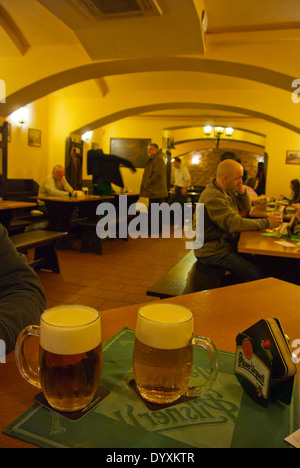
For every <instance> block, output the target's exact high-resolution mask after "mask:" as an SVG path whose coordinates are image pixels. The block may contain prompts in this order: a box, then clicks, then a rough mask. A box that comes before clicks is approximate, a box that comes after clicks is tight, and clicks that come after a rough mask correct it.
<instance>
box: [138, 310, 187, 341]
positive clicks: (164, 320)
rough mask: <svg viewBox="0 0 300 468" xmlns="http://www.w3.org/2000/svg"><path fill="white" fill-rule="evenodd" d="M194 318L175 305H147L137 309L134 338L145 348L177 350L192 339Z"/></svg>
mask: <svg viewBox="0 0 300 468" xmlns="http://www.w3.org/2000/svg"><path fill="white" fill-rule="evenodd" d="M193 329H194V317H193V314H192V312H191V311H190V310H188V309H186V308H185V307H182V306H179V305H177V304H168V303H164V304H149V305H146V306H143V307H141V308H140V309H139V313H138V317H137V324H136V338H137V339H138V340H139V341H141V342H142V343H144V344H145V345H147V346H151V347H153V348H159V349H179V348H183V347H185V346H187V345H188V344H189V343H190V342H191V339H192V335H193Z"/></svg>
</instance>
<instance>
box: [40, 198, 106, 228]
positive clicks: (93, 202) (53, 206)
mask: <svg viewBox="0 0 300 468" xmlns="http://www.w3.org/2000/svg"><path fill="white" fill-rule="evenodd" d="M35 198H36V199H38V200H41V201H43V202H44V203H45V206H46V208H47V211H48V217H49V226H48V229H49V230H51V231H61V232H69V229H70V223H71V219H72V216H73V213H74V211H75V210H76V209H78V217H79V218H83V217H88V218H91V217H95V216H96V209H97V206H98V205H99V203H101V202H102V201H104V200H109V199H113V198H114V197H113V195H98V196H97V195H87V196H86V197H83V198H75V197H35Z"/></svg>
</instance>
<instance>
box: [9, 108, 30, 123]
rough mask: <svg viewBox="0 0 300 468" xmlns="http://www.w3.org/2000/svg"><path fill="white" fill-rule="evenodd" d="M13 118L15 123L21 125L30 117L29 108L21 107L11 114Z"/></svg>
mask: <svg viewBox="0 0 300 468" xmlns="http://www.w3.org/2000/svg"><path fill="white" fill-rule="evenodd" d="M11 118H12V119H13V121H14V122H15V123H19V124H20V125H21V126H22V125H24V124H25V123H26V122H28V119H29V108H28V107H21V108H20V109H18V110H16V111H15V112H13V113H12V114H11Z"/></svg>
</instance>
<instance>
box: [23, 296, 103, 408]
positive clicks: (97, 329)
mask: <svg viewBox="0 0 300 468" xmlns="http://www.w3.org/2000/svg"><path fill="white" fill-rule="evenodd" d="M31 335H35V336H39V338H40V350H39V368H38V372H35V371H34V370H33V369H32V368H31V367H30V366H29V365H28V362H27V359H26V356H25V344H26V341H27V339H28V337H29V336H31ZM15 354H16V362H17V365H18V368H19V371H20V373H21V374H22V376H23V377H24V378H25V379H26V380H28V381H29V382H30V383H31V384H32V385H35V386H36V387H38V388H41V389H42V391H43V393H44V395H45V397H46V399H47V401H48V403H49V404H50V405H51V406H52V407H53V408H54V409H57V410H59V411H78V410H80V409H83V408H85V407H87V406H88V405H89V404H90V403H91V401H92V400H93V398H94V395H95V393H96V391H97V389H98V387H99V384H100V377H101V372H102V343H101V322H100V315H99V313H98V312H97V311H96V310H95V309H92V308H89V307H84V306H75V305H74V306H58V307H53V308H52V309H48V310H46V311H45V312H44V313H43V314H42V316H41V324H40V326H37V325H31V326H29V327H27V328H25V329H24V330H23V331H22V332H21V333H20V335H19V337H18V340H17V343H16V349H15Z"/></svg>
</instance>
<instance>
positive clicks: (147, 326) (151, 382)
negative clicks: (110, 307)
mask: <svg viewBox="0 0 300 468" xmlns="http://www.w3.org/2000/svg"><path fill="white" fill-rule="evenodd" d="M193 330H194V317H193V314H192V312H191V311H190V310H189V309H187V308H185V307H182V306H179V305H175V304H167V303H164V304H149V305H145V306H142V307H141V308H140V309H139V311H138V317H137V324H136V334H135V343H134V352H133V371H134V378H135V382H136V386H137V388H138V390H139V392H140V394H141V396H142V397H143V398H145V399H146V400H147V401H150V402H152V403H161V404H168V403H172V402H174V401H176V400H178V398H180V397H181V396H182V395H187V396H197V395H200V394H201V393H204V392H205V391H208V390H209V389H210V388H211V386H212V385H213V383H214V382H215V380H216V377H217V373H218V355H217V350H216V348H215V346H214V344H213V342H212V341H211V340H209V339H208V338H203V337H198V336H193ZM193 345H197V346H200V347H202V348H205V349H206V350H207V352H208V355H209V359H210V374H209V377H208V379H207V380H206V382H205V383H204V384H203V385H202V386H201V387H190V388H189V379H190V375H191V371H192V366H193Z"/></svg>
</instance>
